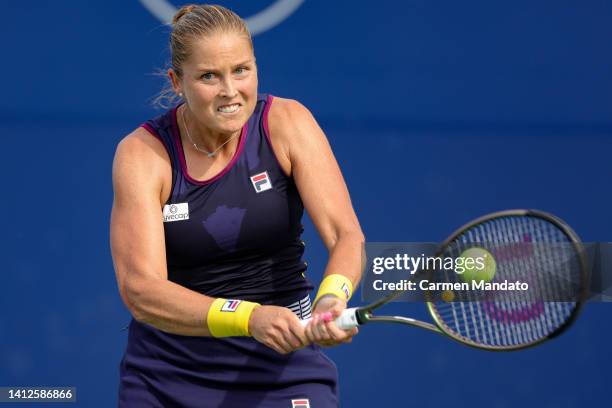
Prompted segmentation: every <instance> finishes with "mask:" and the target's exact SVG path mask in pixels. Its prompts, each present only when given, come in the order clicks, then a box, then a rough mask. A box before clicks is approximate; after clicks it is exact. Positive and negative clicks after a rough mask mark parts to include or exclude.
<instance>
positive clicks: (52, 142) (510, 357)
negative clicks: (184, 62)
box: [0, 0, 612, 408]
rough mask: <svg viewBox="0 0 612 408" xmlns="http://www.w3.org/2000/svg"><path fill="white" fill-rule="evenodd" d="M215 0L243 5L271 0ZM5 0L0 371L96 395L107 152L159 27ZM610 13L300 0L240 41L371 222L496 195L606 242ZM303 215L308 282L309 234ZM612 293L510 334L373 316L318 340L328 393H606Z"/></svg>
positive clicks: (404, 232)
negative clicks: (303, 111)
mask: <svg viewBox="0 0 612 408" xmlns="http://www.w3.org/2000/svg"><path fill="white" fill-rule="evenodd" d="M220 3H221V4H223V5H226V6H230V7H232V8H234V10H236V11H237V12H238V13H239V14H241V15H243V16H248V15H251V14H253V13H255V12H256V11H258V10H261V9H262V8H263V7H264V6H267V5H269V4H270V3H271V1H249V2H246V1H220ZM174 4H176V5H180V4H182V3H180V2H175V3H174ZM2 14H3V17H4V18H3V24H2V26H1V28H0V34H1V38H3V44H2V56H3V63H2V64H1V65H0V74H2V75H1V77H2V78H3V81H2V95H3V97H2V98H0V135H1V137H2V142H3V144H4V146H5V147H4V154H3V158H2V160H1V161H0V170H1V171H0V174H1V177H2V186H3V190H4V192H3V199H2V200H1V201H0V214H2V215H3V217H2V230H3V232H4V233H3V235H2V238H1V239H2V242H1V246H2V254H3V259H4V268H3V271H2V277H3V279H2V280H3V285H2V287H3V290H2V295H1V296H0V385H5V386H8V385H11V386H27V385H30V386H34V385H41V386H42V385H47V386H53V385H57V386H59V385H66V386H76V387H77V388H78V400H79V403H78V404H77V405H79V406H86V407H110V406H113V405H115V404H116V387H117V381H118V364H119V361H120V358H121V355H122V353H123V349H124V347H125V344H126V332H123V331H120V329H121V327H123V326H124V325H125V324H126V323H127V322H128V320H129V314H128V312H127V310H126V308H125V307H124V306H123V304H122V302H121V300H120V298H119V295H118V293H117V289H116V283H115V278H114V272H113V267H112V262H111V257H110V250H109V243H108V241H109V239H108V223H109V215H110V207H111V203H112V187H111V178H110V173H111V162H112V157H113V153H114V148H115V146H116V144H117V142H118V141H119V140H120V139H121V138H122V137H123V136H124V135H126V134H127V133H129V132H130V131H131V130H132V129H133V128H135V127H136V126H137V125H139V124H140V123H142V122H143V121H144V120H146V119H147V118H149V117H152V116H154V115H157V114H158V113H159V112H158V111H155V110H154V109H153V108H151V106H150V105H149V102H150V99H151V98H152V97H153V96H155V94H156V93H157V91H158V90H159V89H160V87H161V86H162V83H163V82H162V80H161V79H160V78H159V77H157V76H155V75H154V72H155V71H156V70H157V69H160V68H163V67H164V66H165V64H166V60H167V57H168V53H167V46H166V42H167V34H168V30H167V29H166V28H165V27H163V26H162V25H161V23H160V22H159V21H158V20H156V19H155V18H154V17H153V16H152V15H151V14H150V13H149V12H148V11H147V10H146V9H145V8H144V7H143V6H142V5H141V4H140V3H139V2H138V1H136V0H129V1H119V0H112V1H111V0H109V1H97V2H94V1H90V2H83V1H76V0H65V1H62V2H42V1H33V2H17V1H7V2H3V4H2ZM611 20H612V3H611V2H609V1H605V0H585V1H580V2H578V1H576V2H570V1H544V0H529V1H528V0H516V1H513V2H491V1H484V0H483V1H474V0H464V1H461V2H457V1H455V0H433V1H432V0H428V1H425V0H411V1H401V2H400V1H389V0H379V1H376V2H369V1H352V2H324V1H306V2H305V3H304V4H303V5H302V7H300V8H299V9H298V10H297V11H296V12H295V13H294V14H293V15H291V16H290V17H289V18H288V19H287V20H286V21H284V22H283V23H281V24H280V25H278V26H276V27H275V28H273V29H271V30H270V31H267V32H265V33H263V34H261V35H258V36H257V37H256V38H255V47H256V55H257V61H258V65H259V70H260V90H261V91H262V92H270V93H273V94H275V95H279V96H284V97H291V98H295V99H298V100H300V101H301V102H303V103H304V104H305V105H306V106H308V107H309V108H310V109H311V110H312V111H313V113H314V114H315V116H316V117H317V118H318V120H319V122H320V124H321V126H322V127H323V129H324V130H325V131H326V133H327V135H328V137H329V139H330V142H331V144H332V146H333V148H334V151H335V153H336V156H337V158H338V161H339V162H340V164H341V167H342V169H343V172H344V175H345V177H346V180H347V183H348V185H349V188H350V191H351V195H352V199H353V203H354V206H355V209H356V211H357V213H358V215H359V217H360V221H361V223H362V226H363V229H364V231H365V233H366V236H367V238H368V240H369V241H440V240H442V239H444V238H445V237H446V236H447V235H448V234H449V233H450V232H451V231H452V230H454V228H455V227H457V226H459V225H460V224H462V223H464V222H466V221H468V220H470V219H471V218H474V217H476V216H478V215H481V214H483V213H486V212H490V211H495V210H500V209H505V208H513V207H532V208H539V209H542V210H546V211H549V212H552V213H554V214H556V215H558V216H560V217H561V218H563V219H565V220H566V221H567V222H568V223H569V224H570V225H572V226H573V227H574V228H575V230H576V231H577V232H578V234H579V235H580V236H581V237H582V238H583V240H584V241H612V233H611V232H610V231H611V227H612V213H611V212H610V207H611V205H612V193H611V192H610V188H609V186H610V182H609V180H610V176H611V175H612V160H610V157H609V156H610V151H611V148H612V110H611V108H612V75H610V72H612V53H610V49H609V41H610V38H612V24H610V21H611ZM305 223H306V227H307V231H306V233H305V239H306V241H307V242H308V247H307V257H306V258H307V260H308V261H309V263H310V266H311V267H310V272H309V273H310V277H311V278H312V279H313V280H315V281H318V280H319V279H320V276H321V271H322V269H323V267H324V265H325V260H326V253H325V250H324V248H323V246H322V244H321V243H320V241H319V239H318V236H317V233H316V231H315V230H314V229H313V227H312V224H311V223H310V222H309V221H308V220H306V221H305ZM354 303H355V304H357V303H359V300H358V298H357V299H355V301H354ZM393 308H403V312H404V313H407V314H408V315H414V316H416V317H420V318H423V319H426V318H427V316H426V313H425V308H424V306H423V305H420V304H411V305H394V306H393ZM611 310H612V309H611V306H610V305H608V304H589V305H587V307H586V308H585V310H584V313H583V314H582V316H581V318H580V319H579V320H578V322H577V323H576V324H575V326H574V327H572V329H571V330H570V331H569V332H567V333H566V334H564V335H563V336H561V337H560V338H558V339H556V340H555V341H552V342H550V343H547V344H545V345H543V346H541V347H538V348H534V349H531V350H527V351H523V352H518V353H507V354H495V353H490V352H483V351H477V350H473V349H470V348H468V347H465V346H461V345H459V344H456V343H454V342H451V341H449V340H447V339H444V338H442V337H438V336H435V335H433V334H430V333H427V332H424V331H421V330H416V329H410V328H405V327H383V326H370V327H364V328H362V330H361V333H360V334H359V336H358V337H356V338H355V340H354V343H353V344H352V345H350V346H343V347H338V348H335V349H331V350H329V352H328V354H329V355H330V356H331V357H332V358H333V359H334V360H335V361H336V362H337V364H338V366H339V368H340V372H341V397H342V406H344V407H370V406H375V405H376V406H419V407H436V406H449V405H451V404H452V406H471V407H500V408H501V407H517V406H537V407H542V408H543V407H555V408H559V407H576V406H578V404H579V403H580V405H581V406H582V405H584V406H604V405H609V401H607V400H606V396H607V395H606V394H609V386H610V381H611V376H610V374H609V373H608V372H607V370H606V369H607V367H608V366H610V364H611V363H612V353H611V351H610V344H612V343H611V341H612V335H611V334H612V333H611V328H610V327H611V325H610V322H611V319H610V311H611Z"/></svg>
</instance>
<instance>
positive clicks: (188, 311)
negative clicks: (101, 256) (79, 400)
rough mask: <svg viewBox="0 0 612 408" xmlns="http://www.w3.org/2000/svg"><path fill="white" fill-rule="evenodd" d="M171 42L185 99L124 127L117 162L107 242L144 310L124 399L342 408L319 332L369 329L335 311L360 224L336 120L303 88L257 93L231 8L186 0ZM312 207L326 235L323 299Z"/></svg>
mask: <svg viewBox="0 0 612 408" xmlns="http://www.w3.org/2000/svg"><path fill="white" fill-rule="evenodd" d="M170 48H171V53H172V55H171V58H172V60H171V69H169V71H168V77H169V79H170V82H171V89H172V92H173V94H175V95H176V97H177V98H179V99H178V101H179V103H178V104H176V106H174V107H173V108H171V109H169V110H168V111H167V112H166V113H165V114H163V115H161V116H159V117H157V118H155V119H152V120H149V121H147V122H146V123H145V124H143V125H142V126H141V127H139V128H138V129H136V130H135V131H133V132H132V133H131V134H129V135H128V136H127V137H125V138H124V139H123V140H122V141H121V142H120V143H119V146H118V147H117V151H116V155H115V160H114V164H113V186H114V192H115V199H114V203H113V211H112V217H111V246H112V253H113V260H114V265H115V271H116V276H117V282H118V286H119V290H120V293H121V296H122V299H123V301H124V302H125V304H126V305H127V307H128V308H129V310H130V312H131V313H132V315H133V319H132V321H131V323H130V326H129V337H128V344H127V349H126V351H125V355H124V357H123V359H122V362H121V366H120V385H119V406H122V407H124V406H125V407H179V406H180V407H196V406H197V407H256V406H262V407H272V408H274V407H279V408H280V407H283V408H285V407H302V408H303V407H309V406H312V407H317V408H323V407H336V406H337V405H338V397H337V371H336V368H335V365H334V364H333V363H332V362H331V361H330V360H329V359H327V358H326V357H325V356H324V355H323V353H321V351H320V349H319V347H318V346H319V345H337V344H340V343H344V342H349V341H350V340H351V338H352V336H354V335H355V334H356V332H357V330H356V329H353V330H351V331H344V330H340V329H339V328H338V327H336V326H335V324H334V322H333V319H334V318H335V317H336V316H338V315H339V314H340V313H341V312H342V310H344V309H345V308H346V304H347V301H348V299H349V298H350V296H351V293H352V291H353V288H354V287H355V286H356V285H357V284H358V282H359V279H360V274H361V251H362V244H363V241H364V237H363V234H362V232H361V229H360V226H359V223H358V221H357V218H356V216H355V213H354V211H353V209H352V206H351V202H350V198H349V194H348V191H347V188H346V185H345V183H344V181H343V178H342V175H341V172H340V170H339V168H338V165H337V163H336V161H335V159H334V156H333V154H332V151H331V149H330V146H329V144H328V142H327V140H326V138H325V135H324V134H323V132H322V131H321V129H320V128H319V126H318V125H317V123H316V121H315V119H314V118H313V117H312V115H311V114H310V112H309V111H308V110H307V109H306V108H305V107H304V106H302V105H301V104H300V103H298V102H296V101H293V100H289V99H282V98H276V97H272V96H270V95H263V94H258V85H257V66H256V63H255V56H254V52H253V44H252V41H251V37H250V35H249V32H248V30H247V28H246V26H245V24H244V22H243V21H242V20H241V19H240V18H239V17H238V16H237V15H236V14H234V13H233V12H231V11H229V10H227V9H225V8H223V7H220V6H208V5H189V6H184V7H182V8H181V9H180V10H179V11H178V13H177V14H176V16H175V17H174V20H173V29H172V33H171V39H170ZM304 207H305V208H306V209H307V211H308V213H309V215H310V216H311V218H312V220H313V221H314V224H315V225H316V228H317V230H318V231H319V233H320V235H321V237H322V239H323V241H324V243H325V245H326V246H327V248H328V249H329V261H328V264H327V267H326V270H325V273H324V278H323V281H322V282H321V285H320V286H319V289H318V291H317V294H316V297H315V300H314V302H313V310H312V312H311V302H310V298H309V292H310V291H311V290H312V289H313V286H312V285H311V283H310V282H309V281H308V280H307V279H306V277H305V276H304V272H305V270H306V263H305V262H303V261H302V259H301V258H302V254H303V251H304V243H303V241H301V239H300V234H301V233H302V225H301V217H302V213H303V210H304ZM308 317H312V321H311V322H310V323H309V324H308V325H307V326H306V327H304V326H303V325H302V324H301V323H300V319H306V318H308Z"/></svg>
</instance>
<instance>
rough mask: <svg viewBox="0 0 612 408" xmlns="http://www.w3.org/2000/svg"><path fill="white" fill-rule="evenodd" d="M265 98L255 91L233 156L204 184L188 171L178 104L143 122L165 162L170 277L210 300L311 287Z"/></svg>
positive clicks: (293, 199) (294, 197)
mask: <svg viewBox="0 0 612 408" xmlns="http://www.w3.org/2000/svg"><path fill="white" fill-rule="evenodd" d="M271 101H272V97H271V96H266V95H259V97H258V98H257V104H256V107H255V112H254V113H253V115H252V116H251V118H250V119H249V120H248V121H247V123H246V124H245V125H244V127H243V129H242V133H241V135H240V139H239V142H238V148H237V150H236V152H235V154H234V157H233V158H232V160H231V161H230V163H229V164H228V165H227V166H226V168H225V169H224V170H222V171H221V172H220V173H219V174H217V175H216V176H215V177H213V178H211V179H209V180H206V181H198V180H194V179H193V178H191V177H190V176H189V174H188V172H187V166H186V163H185V155H184V152H183V147H182V143H181V139H180V136H179V128H178V125H177V118H176V114H177V108H174V109H172V110H170V111H169V112H168V113H166V114H165V115H162V116H160V117H158V118H156V119H153V120H149V121H147V122H146V123H145V124H144V125H143V126H144V127H145V128H146V129H147V130H148V131H149V132H151V133H152V134H153V135H155V136H156V137H157V138H159V140H160V141H161V142H162V143H163V144H164V146H165V148H166V150H167V152H168V155H169V157H170V161H171V164H172V191H171V194H170V198H169V199H168V202H167V203H166V205H165V206H164V208H163V217H164V231H165V240H166V257H167V265H168V279H169V280H171V281H173V282H175V283H178V284H180V285H182V286H185V287H187V288H189V289H191V290H194V291H197V292H199V293H202V294H205V295H208V296H212V297H224V298H237V299H244V300H250V301H255V302H259V303H263V304H278V305H285V304H287V302H289V301H291V300H295V299H296V298H299V297H300V296H301V297H304V296H305V295H306V294H307V292H308V291H309V290H311V289H312V287H313V286H312V285H311V284H310V283H309V282H308V281H307V280H306V278H305V277H304V274H303V273H304V271H305V269H306V264H305V262H303V261H302V255H303V253H304V244H303V241H302V240H301V239H300V235H301V233H302V231H303V227H302V225H301V218H302V214H303V212H304V206H303V204H302V200H301V198H300V196H299V194H298V191H297V188H296V186H295V183H294V181H293V178H291V177H288V176H287V175H285V173H284V172H283V170H282V168H281V167H280V164H279V163H278V161H277V159H276V156H275V154H274V151H273V150H272V146H271V143H270V139H269V136H268V130H267V113H268V110H269V108H270V104H271Z"/></svg>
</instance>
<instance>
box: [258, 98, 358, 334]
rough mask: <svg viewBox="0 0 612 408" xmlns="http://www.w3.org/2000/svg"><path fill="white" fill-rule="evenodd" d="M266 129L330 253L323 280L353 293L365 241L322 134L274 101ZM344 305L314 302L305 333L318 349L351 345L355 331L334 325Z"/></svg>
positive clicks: (294, 106) (290, 105)
mask: <svg viewBox="0 0 612 408" xmlns="http://www.w3.org/2000/svg"><path fill="white" fill-rule="evenodd" d="M268 126H269V129H270V137H271V139H272V141H273V145H274V146H273V148H274V150H275V153H276V154H277V157H278V158H279V162H280V164H281V166H282V167H283V168H284V170H285V172H286V173H287V174H291V175H292V176H293V178H294V180H295V183H296V186H297V188H298V190H299V193H300V196H301V198H302V201H303V202H304V206H305V208H306V210H307V211H308V214H309V216H310V218H311V219H312V221H313V222H314V224H315V226H316V228H317V230H318V232H319V234H320V236H321V238H322V240H323V243H324V244H325V246H326V247H327V249H328V251H329V261H328V263H327V267H326V268H325V273H324V278H325V277H329V276H330V275H340V276H337V277H336V278H339V279H341V280H343V279H348V281H350V284H351V285H350V286H351V287H352V288H356V287H357V285H358V284H359V280H360V279H361V273H362V270H363V265H362V264H363V259H364V258H363V256H364V255H363V244H364V235H363V232H362V231H361V227H360V226H359V221H358V220H357V216H356V215H355V211H354V210H353V206H352V204H351V199H350V196H349V192H348V189H347V187H346V183H345V182H344V179H343V177H342V173H341V171H340V168H339V166H338V163H337V162H336V159H335V157H334V154H333V153H332V150H331V147H330V145H329V143H328V141H327V138H326V137H325V134H324V133H323V131H322V130H321V128H320V127H319V125H318V124H317V122H316V120H315V119H314V117H313V116H312V114H311V113H310V112H309V111H308V109H306V108H305V107H304V106H303V105H301V104H300V103H299V102H296V101H293V100H289V99H281V98H274V100H273V103H272V106H271V107H270V111H269V116H268ZM279 153H280V154H279ZM346 303H347V301H346V298H345V299H342V297H338V296H333V295H326V296H323V297H319V299H318V301H316V302H315V305H314V306H315V308H314V312H313V320H312V323H311V324H310V325H309V326H308V327H307V328H306V335H307V337H309V339H310V340H311V341H314V342H316V343H319V344H323V345H333V344H337V343H341V342H347V341H350V338H351V337H352V336H353V335H354V334H355V333H356V332H357V330H356V329H355V330H352V331H348V332H346V331H344V330H341V329H339V328H337V327H336V326H335V324H334V323H333V319H334V318H335V317H337V316H339V315H340V313H341V312H342V310H344V309H345V308H346ZM327 312H329V313H330V314H326V313H327Z"/></svg>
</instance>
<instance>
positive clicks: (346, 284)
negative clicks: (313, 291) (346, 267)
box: [313, 273, 353, 304]
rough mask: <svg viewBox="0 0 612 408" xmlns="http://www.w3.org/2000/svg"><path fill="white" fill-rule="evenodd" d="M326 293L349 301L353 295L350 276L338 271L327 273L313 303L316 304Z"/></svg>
mask: <svg viewBox="0 0 612 408" xmlns="http://www.w3.org/2000/svg"><path fill="white" fill-rule="evenodd" d="M324 295H334V296H337V297H339V298H340V299H344V300H346V301H347V302H348V301H349V299H350V298H351V296H352V295H353V284H352V283H351V281H350V280H349V278H347V277H346V276H344V275H340V274H336V273H335V274H333V275H327V276H326V277H325V278H324V279H323V282H321V285H320V286H319V291H318V292H317V297H315V301H314V303H313V304H316V303H317V301H318V300H319V299H320V298H321V297H322V296H324Z"/></svg>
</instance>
